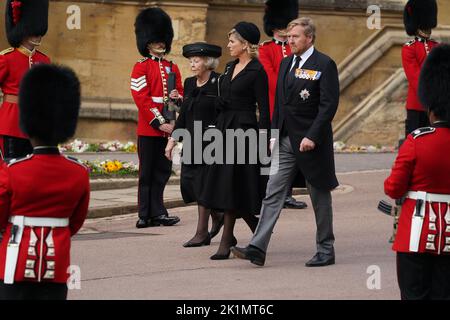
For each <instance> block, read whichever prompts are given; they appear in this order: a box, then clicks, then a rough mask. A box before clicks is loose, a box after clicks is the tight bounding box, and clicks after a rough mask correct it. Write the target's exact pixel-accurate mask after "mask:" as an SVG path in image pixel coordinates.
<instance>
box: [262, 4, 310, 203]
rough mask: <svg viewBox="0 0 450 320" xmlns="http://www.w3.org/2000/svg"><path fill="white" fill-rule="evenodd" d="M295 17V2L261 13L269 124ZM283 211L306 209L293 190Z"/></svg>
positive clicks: (300, 183)
mask: <svg viewBox="0 0 450 320" xmlns="http://www.w3.org/2000/svg"><path fill="white" fill-rule="evenodd" d="M297 17H298V0H268V1H267V2H266V8H265V13H264V18H263V20H264V32H265V33H266V34H267V35H268V36H269V37H272V40H269V41H265V42H263V43H261V44H260V46H259V61H260V62H261V64H262V65H263V67H264V70H265V71H266V73H267V77H268V79H269V104H270V120H272V114H273V107H274V104H275V92H276V89H277V80H278V73H279V71H280V63H281V60H283V59H284V58H286V57H287V56H289V55H290V54H291V48H290V47H289V45H288V41H287V32H286V27H287V25H288V24H289V22H291V21H292V20H294V19H296V18H297ZM292 186H293V187H294V186H297V187H305V179H304V177H303V176H302V175H301V174H298V176H297V177H296V179H295V181H294V183H293V185H292ZM284 207H285V208H291V209H304V208H306V207H307V205H306V203H305V202H303V201H297V200H296V199H295V198H294V197H292V188H289V191H288V194H287V196H286V201H285V203H284Z"/></svg>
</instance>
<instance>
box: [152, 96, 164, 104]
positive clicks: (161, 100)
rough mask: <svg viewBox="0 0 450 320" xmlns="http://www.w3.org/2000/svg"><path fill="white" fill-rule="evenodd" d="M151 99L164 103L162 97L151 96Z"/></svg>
mask: <svg viewBox="0 0 450 320" xmlns="http://www.w3.org/2000/svg"><path fill="white" fill-rule="evenodd" d="M152 101H153V102H155V103H164V97H152Z"/></svg>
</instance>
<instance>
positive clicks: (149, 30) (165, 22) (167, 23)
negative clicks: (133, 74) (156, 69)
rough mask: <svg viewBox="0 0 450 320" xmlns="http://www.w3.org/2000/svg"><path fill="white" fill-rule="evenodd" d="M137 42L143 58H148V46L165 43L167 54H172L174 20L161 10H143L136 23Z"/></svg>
mask: <svg viewBox="0 0 450 320" xmlns="http://www.w3.org/2000/svg"><path fill="white" fill-rule="evenodd" d="M134 27H135V33H136V42H137V47H138V50H139V52H140V53H141V55H142V56H144V57H148V56H149V52H148V48H147V46H148V44H150V43H154V42H164V43H165V44H166V53H169V52H170V49H171V47H172V40H173V28H172V20H171V19H170V17H169V15H168V14H167V13H166V12H165V11H164V10H162V9H160V8H148V9H145V10H142V11H141V12H140V13H139V14H138V16H137V17H136V22H135V23H134Z"/></svg>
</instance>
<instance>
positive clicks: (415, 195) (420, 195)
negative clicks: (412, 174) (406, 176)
mask: <svg viewBox="0 0 450 320" xmlns="http://www.w3.org/2000/svg"><path fill="white" fill-rule="evenodd" d="M406 197H407V198H409V199H413V200H419V199H420V200H423V201H428V202H443V203H450V194H439V193H426V192H419V191H409V192H408V193H407V194H406Z"/></svg>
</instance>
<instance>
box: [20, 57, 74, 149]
mask: <svg viewBox="0 0 450 320" xmlns="http://www.w3.org/2000/svg"><path fill="white" fill-rule="evenodd" d="M80 101H81V99H80V82H79V81H78V78H77V76H76V75H75V73H74V72H73V71H72V70H71V69H69V68H67V67H61V66H56V65H52V64H38V65H36V66H34V67H32V68H31V69H30V70H29V71H28V72H27V73H26V74H25V76H24V78H23V80H22V82H21V83H20V90H19V119H20V128H21V129H22V131H23V132H24V133H25V134H27V135H28V136H29V137H31V138H36V139H39V140H41V141H42V142H45V143H47V144H50V145H56V144H58V143H62V142H64V141H66V140H68V139H69V138H70V137H72V136H73V135H74V134H75V129H76V127H77V121H78V113H79V110H80Z"/></svg>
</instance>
